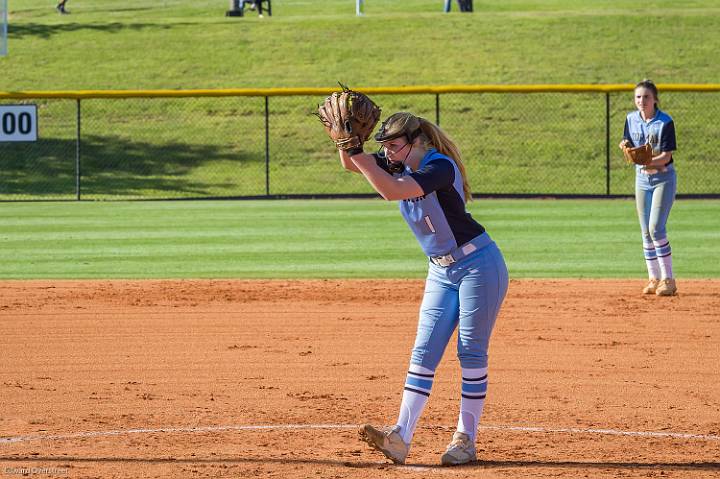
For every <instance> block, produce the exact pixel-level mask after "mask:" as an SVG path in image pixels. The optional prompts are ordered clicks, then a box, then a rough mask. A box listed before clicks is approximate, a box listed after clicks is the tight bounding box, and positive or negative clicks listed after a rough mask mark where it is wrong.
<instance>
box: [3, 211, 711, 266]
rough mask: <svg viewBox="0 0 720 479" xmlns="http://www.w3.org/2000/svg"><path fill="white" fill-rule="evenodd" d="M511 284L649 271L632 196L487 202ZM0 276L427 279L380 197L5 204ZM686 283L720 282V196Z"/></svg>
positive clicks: (681, 248) (685, 219)
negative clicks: (521, 280)
mask: <svg viewBox="0 0 720 479" xmlns="http://www.w3.org/2000/svg"><path fill="white" fill-rule="evenodd" d="M470 209H471V211H472V213H473V215H474V216H475V217H476V218H477V219H478V220H479V221H480V222H481V223H483V224H484V225H485V226H486V228H487V229H488V231H489V233H490V234H491V236H492V237H493V238H494V239H495V240H496V242H497V243H498V244H499V245H500V247H501V249H502V251H503V253H504V254H505V257H506V260H507V263H508V267H509V269H510V274H511V276H512V277H513V278H539V277H542V278H628V277H637V278H643V277H644V276H645V265H644V261H643V259H642V248H641V244H640V233H639V227H638V226H637V220H636V217H635V209H634V203H633V201H631V200H562V201H553V200H477V201H475V202H473V203H472V204H471V207H470ZM0 224H1V225H2V229H0V278H1V279H41V278H42V279H79V278H97V279H104V278H124V279H135V278H138V279H139V278H422V277H424V273H425V270H426V265H425V260H424V257H423V255H422V253H421V251H420V248H419V246H418V245H417V243H416V241H415V238H414V237H413V236H412V234H411V233H410V231H409V229H408V228H407V226H406V225H405V223H404V222H403V220H402V218H401V217H400V214H399V212H398V211H397V205H396V204H395V203H390V202H385V201H381V200H303V201H299V200H298V201H295V200H293V201H193V202H187V201H177V202H164V201H163V202H160V201H158V202H109V203H108V202H79V203H76V202H55V203H52V202H51V203H45V202H37V203H0ZM668 230H669V236H670V240H671V242H672V247H673V258H674V269H675V272H676V276H678V277H681V278H717V277H720V268H719V267H718V265H719V264H720V260H719V258H718V248H717V245H718V244H720V201H715V200H679V201H677V202H676V204H675V206H674V208H673V211H672V214H671V216H670V221H669V228H668Z"/></svg>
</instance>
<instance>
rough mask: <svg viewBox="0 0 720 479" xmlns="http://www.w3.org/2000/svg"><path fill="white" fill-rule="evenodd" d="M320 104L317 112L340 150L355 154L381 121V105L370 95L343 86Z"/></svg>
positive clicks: (360, 150)
mask: <svg viewBox="0 0 720 479" xmlns="http://www.w3.org/2000/svg"><path fill="white" fill-rule="evenodd" d="M340 86H341V87H342V91H336V92H334V93H333V94H332V95H330V96H329V97H327V98H326V99H325V101H324V102H323V104H322V105H320V106H318V111H317V113H316V115H317V116H318V118H320V121H321V122H322V124H323V126H324V127H325V131H326V132H327V134H328V136H329V137H330V138H331V139H332V140H333V142H334V143H335V146H336V147H337V148H338V149H339V150H344V151H347V152H348V154H351V155H354V154H357V153H361V152H362V151H363V143H365V142H366V141H367V140H368V138H370V135H371V134H372V132H373V130H374V129H375V125H377V122H378V121H379V120H380V108H378V106H377V105H376V104H375V103H374V102H373V101H372V100H371V99H370V98H368V97H367V95H364V94H362V93H359V92H356V91H353V90H350V89H349V88H348V87H346V86H344V85H342V84H341V85H340Z"/></svg>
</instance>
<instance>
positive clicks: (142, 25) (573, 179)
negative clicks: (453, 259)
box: [0, 0, 720, 200]
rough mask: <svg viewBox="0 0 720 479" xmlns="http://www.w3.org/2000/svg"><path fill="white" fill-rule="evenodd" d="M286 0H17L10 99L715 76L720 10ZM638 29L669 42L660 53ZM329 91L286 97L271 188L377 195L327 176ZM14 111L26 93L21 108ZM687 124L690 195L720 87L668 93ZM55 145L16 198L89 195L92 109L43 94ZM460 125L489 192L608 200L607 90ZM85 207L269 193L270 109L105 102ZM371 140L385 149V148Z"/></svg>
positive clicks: (449, 113)
mask: <svg viewBox="0 0 720 479" xmlns="http://www.w3.org/2000/svg"><path fill="white" fill-rule="evenodd" d="M354 3H355V2H353V1H352V0H317V1H307V0H275V1H274V2H273V7H274V8H273V11H274V14H273V16H272V18H268V17H265V18H262V19H260V18H258V17H257V15H256V14H254V13H249V14H248V16H246V17H243V18H229V17H225V16H224V14H225V10H227V8H228V6H229V2H228V0H198V1H192V2H190V1H185V0H125V1H123V2H117V1H116V0H71V1H70V2H69V3H68V8H69V9H71V11H72V14H71V15H65V16H62V15H58V14H57V12H55V10H54V2H37V1H35V0H12V1H11V2H10V13H9V21H10V25H9V54H8V56H7V57H3V58H0V90H1V91H21V90H78V89H152V88H162V89H190V88H210V89H213V88H241V87H245V88H252V87H335V86H336V85H337V81H338V80H341V81H343V82H345V83H347V84H348V85H350V86H352V87H355V88H363V87H371V86H404V85H446V84H460V85H467V84H533V83H550V84H574V83H601V84H604V83H623V84H631V83H634V82H637V81H638V80H640V79H642V78H643V77H650V78H652V79H654V80H655V81H657V82H659V83H714V82H717V79H718V78H720V66H719V64H718V62H717V61H715V60H713V58H716V57H717V51H718V48H719V46H720V29H718V28H717V25H719V24H720V4H719V3H718V1H717V0H687V1H683V2H682V3H681V4H680V3H678V2H675V1H672V0H649V1H646V2H643V3H642V4H638V3H637V2H631V1H618V0H542V1H533V0H482V1H476V2H475V10H476V11H475V12H474V13H472V14H465V13H460V12H458V11H457V8H454V9H453V12H452V13H450V14H445V13H443V12H442V2H441V1H440V0H366V2H365V3H366V15H365V16H364V17H362V18H359V17H356V16H355V13H354ZM637 35H644V36H646V37H647V36H650V35H651V42H649V43H648V42H647V41H644V42H643V43H642V45H641V46H638V45H639V43H638V41H637V40H636V39H635V37H636V36H637ZM375 100H376V101H378V103H379V104H380V105H381V106H382V108H383V111H384V115H387V114H389V113H390V112H393V111H396V110H401V109H403V110H411V111H413V112H415V113H417V114H420V115H423V116H426V117H427V118H430V119H434V117H435V98H434V96H433V95H401V96H395V95H378V96H377V97H375ZM320 101H322V98H321V97H320V98H315V97H283V98H271V99H270V111H271V118H270V132H269V135H270V156H271V161H270V166H269V170H270V176H271V179H270V183H271V187H270V189H271V191H270V193H271V194H279V195H291V194H333V193H362V192H369V191H370V189H369V187H368V186H367V185H366V184H365V182H364V181H363V180H362V179H361V178H355V179H352V178H348V177H347V176H341V175H337V174H335V171H336V170H333V171H332V172H328V170H327V168H326V166H325V165H326V164H327V161H328V158H330V157H331V156H332V151H331V149H329V148H328V140H327V138H326V137H325V135H324V133H323V132H322V130H321V129H320V128H319V126H318V123H317V121H316V120H315V119H314V118H312V117H311V116H310V113H311V112H312V111H314V109H315V106H316V105H317V104H318V103H319V102H320ZM10 102H12V101H10ZM661 102H662V103H661V105H662V107H663V108H664V109H666V110H667V111H668V112H669V113H670V114H671V115H672V116H673V118H674V119H675V121H676V124H677V132H678V154H677V155H676V156H677V163H676V164H677V167H678V172H679V175H680V177H681V181H680V182H679V188H680V191H679V192H680V193H681V194H701V193H705V194H708V193H709V194H718V193H720V190H719V189H718V188H720V187H719V186H718V184H719V183H718V182H717V181H715V178H714V176H713V175H711V174H710V175H709V174H707V172H708V171H715V164H714V163H715V158H716V156H717V155H716V150H717V148H716V146H715V144H714V142H713V141H711V139H713V138H715V137H716V136H717V134H716V127H715V125H717V124H718V123H719V122H720V94H719V93H684V92H667V93H666V92H662V91H661ZM36 103H38V106H39V111H40V113H39V115H40V116H39V124H40V127H39V132H40V141H38V142H36V143H13V144H5V145H0V160H2V162H3V167H2V169H0V199H3V200H5V199H34V200H39V199H42V200H51V199H71V198H73V197H74V195H75V190H74V186H75V179H74V172H75V152H76V143H75V133H76V124H75V118H76V104H75V102H74V101H68V100H64V101H62V100H41V101H37V102H36ZM441 105H442V106H441V125H442V126H443V128H445V129H446V130H447V131H448V133H449V134H450V135H451V136H452V137H453V138H454V139H455V140H456V141H457V143H458V145H459V146H460V148H461V150H462V151H463V154H464V155H465V158H466V160H467V161H468V166H469V168H468V171H469V175H470V178H469V179H470V182H471V184H472V185H473V188H474V190H475V191H476V192H477V193H487V194H495V193H519V194H524V193H538V194H553V193H557V194H594V195H598V194H604V193H605V177H604V171H605V162H606V159H605V106H606V105H605V97H604V95H598V94H594V95H593V94H514V95H507V94H482V95H479V94H477V95H468V94H454V95H442V97H441ZM633 109H634V106H633V104H632V97H631V94H630V92H622V93H617V94H613V95H611V111H610V122H611V125H610V127H611V128H610V132H611V142H610V143H611V149H610V155H611V158H610V161H611V170H612V174H611V177H610V193H611V194H630V193H631V192H632V170H631V169H630V168H628V167H627V166H626V165H624V163H623V160H622V155H621V152H620V150H619V149H618V148H616V147H615V145H617V143H619V141H620V137H621V136H622V129H623V122H624V117H625V114H626V113H627V112H628V111H631V110H633ZM82 112H83V120H82V128H81V130H82V136H83V141H82V145H81V151H82V155H83V161H82V171H83V198H84V199H101V200H106V199H137V198H166V199H167V198H190V197H230V196H255V195H261V194H264V192H265V188H264V187H265V181H264V173H265V164H264V158H265V134H264V133H265V132H264V116H263V115H264V100H263V99H262V98H241V99H238V98H223V99H201V100H198V99H181V100H146V99H143V100H88V101H83V106H82ZM370 148H371V147H370Z"/></svg>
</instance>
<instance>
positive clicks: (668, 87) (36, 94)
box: [0, 83, 720, 100]
mask: <svg viewBox="0 0 720 479" xmlns="http://www.w3.org/2000/svg"><path fill="white" fill-rule="evenodd" d="M634 86H635V85H634V84H606V85H591V84H586V85H583V84H578V85H438V86H400V87H367V88H362V87H358V88H356V89H357V90H358V91H361V92H363V93H367V94H378V95H379V94H382V95H401V94H423V93H425V94H440V93H550V92H557V93H591V92H600V93H609V92H619V91H632V89H633V88H634ZM657 87H658V89H659V90H660V92H667V91H688V92H689V91H696V92H698V91H699V92H719V91H720V84H689V83H687V84H686V83H674V84H673V83H667V84H662V83H660V84H658V85H657ZM338 89H339V88H338V87H332V88H231V89H217V90H75V91H0V99H12V100H22V99H30V98H61V99H89V98H177V97H219V96H254V97H267V96H308V95H317V96H325V95H329V94H330V93H332V92H333V91H337V90H338Z"/></svg>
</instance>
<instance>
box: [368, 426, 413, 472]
mask: <svg viewBox="0 0 720 479" xmlns="http://www.w3.org/2000/svg"><path fill="white" fill-rule="evenodd" d="M399 430H400V426H393V427H388V428H383V429H376V428H374V427H373V426H371V425H370V424H363V425H362V426H360V430H359V431H358V433H359V434H360V438H361V439H362V440H363V441H365V442H366V443H368V444H369V445H370V447H372V448H373V449H375V450H377V451H380V452H382V453H383V454H385V457H387V458H388V459H390V460H391V461H392V462H394V463H395V464H405V458H407V455H408V451H410V446H409V445H407V444H405V442H404V441H403V439H402V437H401V436H400V433H399V432H398V431H399Z"/></svg>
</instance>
